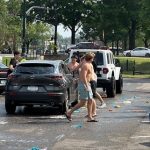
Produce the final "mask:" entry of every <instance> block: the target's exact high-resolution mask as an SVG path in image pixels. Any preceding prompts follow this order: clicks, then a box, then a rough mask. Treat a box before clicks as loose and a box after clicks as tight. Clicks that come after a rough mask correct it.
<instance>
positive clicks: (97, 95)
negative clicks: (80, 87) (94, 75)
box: [95, 91, 105, 104]
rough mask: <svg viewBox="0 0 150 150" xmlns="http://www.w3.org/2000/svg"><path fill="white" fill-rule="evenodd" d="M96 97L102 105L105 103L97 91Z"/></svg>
mask: <svg viewBox="0 0 150 150" xmlns="http://www.w3.org/2000/svg"><path fill="white" fill-rule="evenodd" d="M95 96H96V97H97V98H98V100H99V101H100V102H101V104H103V103H105V102H104V101H103V99H102V97H101V95H100V94H99V93H98V92H97V91H96V92H95Z"/></svg>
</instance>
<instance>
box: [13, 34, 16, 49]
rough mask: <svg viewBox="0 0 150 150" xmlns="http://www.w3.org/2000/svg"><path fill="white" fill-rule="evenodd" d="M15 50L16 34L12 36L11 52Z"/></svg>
mask: <svg viewBox="0 0 150 150" xmlns="http://www.w3.org/2000/svg"><path fill="white" fill-rule="evenodd" d="M15 50H16V35H15V34H14V36H13V52H14V51H15Z"/></svg>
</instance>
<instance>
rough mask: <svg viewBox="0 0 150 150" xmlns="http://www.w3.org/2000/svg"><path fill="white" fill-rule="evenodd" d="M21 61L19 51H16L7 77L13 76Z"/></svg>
mask: <svg viewBox="0 0 150 150" xmlns="http://www.w3.org/2000/svg"><path fill="white" fill-rule="evenodd" d="M19 60H20V52H19V51H14V58H12V59H11V60H10V63H9V70H8V72H7V75H9V74H11V73H12V72H13V70H14V68H15V67H16V65H17V63H19Z"/></svg>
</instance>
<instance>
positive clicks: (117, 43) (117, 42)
mask: <svg viewBox="0 0 150 150" xmlns="http://www.w3.org/2000/svg"><path fill="white" fill-rule="evenodd" d="M116 46H117V56H118V55H119V40H117V41H116Z"/></svg>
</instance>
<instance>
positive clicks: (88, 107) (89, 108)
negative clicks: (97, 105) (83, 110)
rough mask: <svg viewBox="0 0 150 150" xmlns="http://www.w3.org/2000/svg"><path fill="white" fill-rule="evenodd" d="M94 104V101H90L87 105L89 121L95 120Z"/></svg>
mask: <svg viewBox="0 0 150 150" xmlns="http://www.w3.org/2000/svg"><path fill="white" fill-rule="evenodd" d="M92 104H93V100H92V99H89V100H88V104H87V110H88V120H93V117H92Z"/></svg>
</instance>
